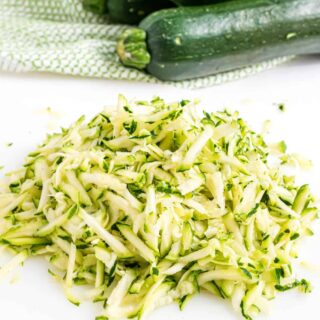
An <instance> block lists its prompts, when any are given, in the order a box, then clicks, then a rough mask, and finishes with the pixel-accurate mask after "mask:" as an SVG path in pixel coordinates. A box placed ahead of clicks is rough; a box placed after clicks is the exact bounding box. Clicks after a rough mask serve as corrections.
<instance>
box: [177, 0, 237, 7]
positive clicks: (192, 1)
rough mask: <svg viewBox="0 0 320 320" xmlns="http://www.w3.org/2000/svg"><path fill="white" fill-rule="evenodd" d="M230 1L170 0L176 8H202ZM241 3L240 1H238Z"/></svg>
mask: <svg viewBox="0 0 320 320" xmlns="http://www.w3.org/2000/svg"><path fill="white" fill-rule="evenodd" d="M224 1H230V0H172V2H174V3H175V4H177V5H178V6H202V5H207V4H213V3H218V2H224ZM240 1H241V0H240Z"/></svg>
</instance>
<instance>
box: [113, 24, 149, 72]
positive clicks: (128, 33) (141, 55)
mask: <svg viewBox="0 0 320 320" xmlns="http://www.w3.org/2000/svg"><path fill="white" fill-rule="evenodd" d="M146 38H147V34H146V32H145V31H144V30H142V29H139V28H133V29H127V30H125V31H124V32H123V33H122V34H121V36H120V38H119V40H118V44H117V53H118V56H119V58H120V60H121V62H122V63H123V64H124V65H125V66H127V67H133V68H136V69H145V68H146V67H147V66H148V64H149V63H150V61H151V56H150V53H149V52H148V49H147V43H146Z"/></svg>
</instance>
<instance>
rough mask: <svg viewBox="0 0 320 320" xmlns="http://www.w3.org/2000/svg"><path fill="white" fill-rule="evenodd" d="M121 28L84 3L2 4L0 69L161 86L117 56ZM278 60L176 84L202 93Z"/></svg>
mask: <svg viewBox="0 0 320 320" xmlns="http://www.w3.org/2000/svg"><path fill="white" fill-rule="evenodd" d="M124 28H126V26H123V25H116V24H110V23H109V22H108V18H107V17H101V16H98V15H95V14H92V13H90V12H87V11H85V10H84V9H83V7H82V4H81V0H0V69H2V70H5V71H20V72H21V71H24V72H27V71H41V72H55V73H61V74H68V75H76V76H84V77H97V78H108V79H119V80H136V81H144V82H149V83H160V82H161V81H159V80H157V79H156V78H154V77H152V76H150V75H148V74H146V73H144V72H141V71H138V70H134V69H129V68H126V67H124V66H122V65H121V64H120V62H119V60H118V57H117V55H116V53H115V45H116V39H117V37H118V35H119V34H120V33H121V31H122V30H123V29H124ZM288 59H289V58H280V59H275V60H272V61H268V62H265V63H262V64H260V65H256V66H251V67H248V68H244V69H241V70H237V71H233V72H227V73H223V74H218V75H214V76H210V77H205V78H198V79H194V80H189V81H181V82H175V83H173V84H174V85H176V86H179V87H184V88H201V87H207V86H211V85H215V84H220V83H223V82H227V81H231V80H235V79H239V78H242V77H245V76H248V75H251V74H254V73H257V72H259V71H262V70H266V69H269V68H271V67H273V66H275V65H278V64H280V63H282V62H284V61H287V60H288Z"/></svg>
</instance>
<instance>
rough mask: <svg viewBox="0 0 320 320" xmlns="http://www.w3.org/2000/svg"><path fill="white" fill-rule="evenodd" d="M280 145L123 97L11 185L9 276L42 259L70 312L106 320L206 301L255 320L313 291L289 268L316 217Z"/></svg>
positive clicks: (209, 119) (1, 203)
mask: <svg viewBox="0 0 320 320" xmlns="http://www.w3.org/2000/svg"><path fill="white" fill-rule="evenodd" d="M276 146H277V147H276V148H275V145H272V146H271V147H269V146H268V145H267V144H266V143H265V142H264V139H263V137H262V136H261V135H260V134H257V133H255V132H253V131H252V130H251V129H250V127H248V125H247V124H246V122H245V121H244V120H243V119H241V118H240V117H239V115H238V113H230V112H228V111H223V112H216V113H211V114H209V113H204V116H201V114H200V111H199V108H197V107H196V105H195V103H192V102H189V101H187V100H182V101H181V102H180V103H172V104H167V103H165V102H164V101H163V100H162V99H160V98H154V99H153V100H152V101H151V102H146V101H137V102H135V101H134V102H128V101H127V100H126V98H125V97H123V96H120V97H119V101H118V104H117V105H116V106H115V107H114V108H106V109H105V110H104V111H103V112H102V113H100V114H97V115H96V116H95V117H94V118H93V119H92V120H91V121H89V122H85V119H84V117H81V118H80V119H79V120H78V121H76V122H75V123H74V124H73V125H71V126H70V128H68V129H62V131H61V132H60V133H55V134H51V135H49V136H48V137H47V139H46V140H45V141H44V143H43V144H42V145H40V146H39V147H38V149H37V150H35V151H34V152H32V153H30V154H29V155H28V157H27V158H26V160H25V163H24V166H23V167H22V168H21V169H20V170H16V171H14V172H12V173H9V174H7V175H6V177H5V179H4V180H5V182H4V183H3V184H1V192H0V242H1V243H2V244H3V245H4V246H6V247H7V248H9V249H12V251H13V252H14V253H16V254H17V255H16V256H15V257H14V258H13V260H11V261H10V262H9V263H8V264H7V265H5V266H3V267H2V268H1V269H0V277H1V276H4V275H5V274H7V273H8V272H9V271H10V270H11V269H12V268H13V267H15V266H17V265H18V264H20V263H22V262H23V261H24V260H25V259H26V258H27V257H29V256H35V255H41V256H44V257H46V258H47V260H48V261H49V263H50V270H49V272H50V274H51V275H52V276H53V277H54V278H55V279H56V280H57V281H59V282H60V283H61V285H62V287H63V290H64V292H65V294H66V296H67V298H68V299H69V301H70V302H72V303H74V304H75V305H79V304H80V303H81V302H82V301H83V300H88V299H89V300H92V301H93V302H100V303H101V306H102V309H101V313H100V314H99V316H98V317H96V319H97V320H98V319H99V320H102V319H109V318H110V319H121V318H138V319H141V318H142V317H144V316H145V315H146V314H148V313H150V312H151V311H152V310H153V309H155V308H156V307H159V306H161V305H164V304H168V303H171V302H177V303H178V304H179V305H180V308H181V309H183V307H184V306H185V304H186V302H187V301H188V300H189V299H190V298H191V297H192V296H194V295H195V294H198V293H199V292H200V291H201V290H207V291H209V292H211V293H213V294H215V295H217V296H220V297H222V298H223V299H229V300H230V301H231V303H232V305H233V307H234V308H235V309H236V310H237V311H238V312H239V313H240V314H242V315H243V317H244V318H246V319H251V318H252V317H253V316H255V315H256V314H258V313H259V312H260V311H261V310H264V309H265V308H266V306H267V305H268V303H269V302H270V300H272V299H273V298H274V297H275V295H276V292H277V291H286V290H289V289H291V288H295V287H298V288H300V289H301V291H303V292H309V291H310V285H309V283H308V282H307V281H306V280H305V279H301V280H299V279H297V278H296V275H295V272H294V270H293V267H292V262H293V261H294V259H295V258H296V257H297V252H296V251H297V250H296V244H297V242H298V241H300V239H301V238H303V236H305V235H311V234H312V232H311V229H310V226H311V224H312V221H313V220H314V219H316V218H317V215H318V209H317V207H316V206H315V200H314V197H313V196H312V195H311V193H310V190H309V186H308V185H303V186H297V185H296V184H295V183H294V177H290V176H287V175H285V174H283V173H282V170H281V169H282V167H283V163H282V162H283V160H282V159H283V158H285V156H286V153H285V152H286V148H285V147H284V146H285V144H284V142H281V143H280V144H279V145H276ZM274 151H276V152H274ZM271 158H272V161H271V160H270V159H271ZM275 160H277V161H275ZM271 163H272V164H271ZM79 286H83V290H80V292H79V290H75V288H76V287H79ZM90 287H91V288H90Z"/></svg>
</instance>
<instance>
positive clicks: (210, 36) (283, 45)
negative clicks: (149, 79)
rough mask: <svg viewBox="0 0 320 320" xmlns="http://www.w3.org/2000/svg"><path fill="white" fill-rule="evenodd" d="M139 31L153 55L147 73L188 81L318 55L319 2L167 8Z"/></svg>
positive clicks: (246, 1)
mask: <svg viewBox="0 0 320 320" xmlns="http://www.w3.org/2000/svg"><path fill="white" fill-rule="evenodd" d="M139 28H140V29H142V30H144V31H145V32H146V36H147V48H148V53H149V54H150V56H151V61H150V63H149V64H148V65H146V69H147V71H148V72H149V73H150V74H152V75H154V76H155V77H157V78H159V79H162V80H172V81H177V80H185V79H191V78H196V77H202V76H208V75H212V74H215V73H219V72H224V71H228V70H233V69H237V68H240V67H244V66H248V65H252V64H255V63H259V62H262V61H265V60H269V59H273V58H276V57H281V56H287V55H299V54H311V53H319V52H320V0H241V1H231V2H225V3H219V4H216V5H212V6H204V7H201V6H200V7H180V8H177V9H167V10H161V11H158V12H155V13H153V14H151V15H150V16H148V17H147V18H145V19H144V20H143V21H142V22H141V23H140V26H139ZM139 54H140V56H142V55H141V52H139ZM128 56H129V55H128ZM120 58H121V57H120ZM122 61H123V62H124V63H125V59H122Z"/></svg>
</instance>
